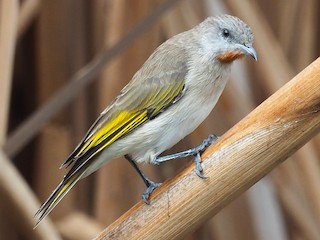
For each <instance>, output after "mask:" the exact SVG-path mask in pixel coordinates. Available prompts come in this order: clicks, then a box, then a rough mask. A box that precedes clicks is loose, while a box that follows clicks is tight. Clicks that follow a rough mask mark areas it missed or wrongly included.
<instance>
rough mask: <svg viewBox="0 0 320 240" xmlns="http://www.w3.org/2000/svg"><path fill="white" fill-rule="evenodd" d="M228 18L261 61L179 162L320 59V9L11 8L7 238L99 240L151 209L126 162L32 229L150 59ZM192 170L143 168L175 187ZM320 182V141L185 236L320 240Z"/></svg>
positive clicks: (101, 4)
mask: <svg viewBox="0 0 320 240" xmlns="http://www.w3.org/2000/svg"><path fill="white" fill-rule="evenodd" d="M221 13H229V14H232V15H236V16H238V17H240V18H241V19H242V20H244V21H245V22H247V23H248V25H249V26H251V28H252V30H253V32H254V35H255V39H254V47H255V49H256V50H257V53H258V62H255V61H254V60H252V59H251V58H246V59H245V60H244V61H241V62H240V61H239V62H236V63H235V64H234V65H233V68H232V77H231V79H230V81H229V83H228V84H227V87H226V90H225V91H224V93H223V95H222V97H221V98H220V101H219V103H218V104H217V106H216V108H215V109H214V111H213V112H212V114H211V115H210V116H209V117H208V119H207V120H206V121H205V122H204V123H203V124H202V125H201V126H200V127H199V128H198V129H197V130H196V131H195V132H194V133H192V134H191V135H190V136H188V137H187V138H186V139H184V140H183V141H181V142H180V143H179V144H178V145H176V146H175V147H173V149H171V150H169V151H168V153H170V152H177V151H181V150H185V149H188V148H191V147H194V146H196V145H198V144H199V143H200V142H201V141H202V139H204V138H205V137H207V135H208V134H210V133H215V134H218V135H222V134H223V133H224V132H226V131H227V130H228V129H229V128H230V127H232V126H233V125H234V124H235V123H237V122H238V121H239V120H241V119H242V118H243V117H244V116H245V115H247V114H248V113H249V112H250V111H251V110H252V109H254V108H255V107H256V106H257V105H259V104H260V103H261V102H262V101H263V100H264V99H266V98H267V97H268V96H270V95H271V94H272V93H273V92H275V91H276V90H277V89H279V88H280V87H281V86H283V85H284V84H285V83H286V82H287V81H289V80H290V79H291V78H292V77H293V76H295V75H296V74H297V73H298V72H300V71H301V70H302V69H304V68H305V67H306V66H308V65H309V64H310V63H311V62H312V61H313V60H315V59H316V58H317V57H318V56H319V50H320V49H319V44H318V42H319V33H320V31H319V23H320V18H319V1H317V0H305V1H298V0H282V1H276V0H270V1H264V0H255V1H254V0H242V1H238V0H225V1H222V0H153V1H150V0H91V1H87V0H67V1H66V0H55V1H50V0H42V1H40V0H21V1H17V0H0V84H1V85H0V86H1V88H0V144H1V145H0V239H60V238H61V239H70V240H71V239H90V238H92V237H94V236H96V235H97V234H98V233H99V232H100V231H101V230H102V229H103V228H105V227H106V226H108V225H109V224H111V223H112V222H113V221H115V220H116V219H117V218H118V217H119V216H121V215H122V214H123V213H125V212H126V211H127V210H128V209H129V208H130V207H131V206H133V205H134V204H135V203H137V202H138V201H140V196H141V193H142V192H143V191H144V189H145V186H144V184H143V182H142V181H141V179H140V178H139V176H138V175H137V174H136V172H135V171H134V169H133V168H132V167H131V166H130V164H128V162H127V161H126V160H125V159H124V158H120V159H116V160H115V161H112V162H111V163H110V164H108V165H107V166H105V167H104V168H102V169H100V170H99V171H97V172H96V173H95V174H93V175H91V176H89V177H88V178H86V179H85V180H82V181H80V182H79V183H78V184H77V185H76V186H75V187H74V188H73V189H72V190H71V191H70V192H69V194H68V195H67V196H66V197H65V198H64V199H63V200H62V201H61V203H60V204H59V205H58V206H57V207H56V208H55V209H54V211H53V212H52V213H51V214H50V215H49V217H50V219H51V220H52V222H53V223H51V222H50V221H44V222H43V223H42V224H41V225H40V226H39V227H38V228H37V229H36V230H32V226H33V224H34V223H35V220H34V219H33V214H34V213H35V211H36V210H37V208H38V207H39V203H40V202H43V201H44V200H45V199H46V198H47V197H48V196H49V195H50V193H51V192H52V191H53V189H54V188H55V187H56V185H57V184H58V183H59V182H60V180H61V179H62V177H63V175H64V174H65V173H66V170H64V169H62V170H59V166H60V164H61V163H62V162H63V161H64V160H65V158H66V157H67V156H68V155H69V153H70V152H71V151H72V150H73V148H74V147H75V146H76V145H77V144H78V142H79V141H80V140H81V139H82V137H83V136H84V134H85V133H86V131H87V130H88V128H89V127H90V125H91V124H92V123H93V121H94V120H95V119H96V118H97V116H98V115H99V113H100V112H101V111H102V110H103V109H104V108H105V107H106V106H107V105H108V104H109V103H110V102H111V101H112V99H113V98H114V97H115V96H116V95H117V94H118V93H119V91H120V90H121V89H122V87H124V86H125V85H126V84H127V83H128V82H129V81H130V79H131V77H132V76H133V74H134V73H135V72H136V71H137V70H138V69H139V67H140V66H141V65H142V64H143V62H144V61H145V60H146V59H147V57H148V56H149V55H150V54H151V53H152V52H153V51H154V49H155V48H156V47H157V46H159V45H160V44H161V43H162V42H163V41H165V40H166V39H168V38H170V37H171V36H173V35H175V34H177V33H179V32H182V31H185V30H187V29H190V28H192V27H193V26H195V25H196V24H198V23H199V22H201V21H202V20H204V19H205V18H206V17H207V16H211V15H217V14H221ZM191 162H192V159H181V160H176V161H171V162H169V163H165V164H162V165H161V166H149V165H144V166H142V168H143V170H144V171H145V173H146V175H147V176H149V177H150V178H151V179H153V180H155V181H165V180H166V179H168V178H171V177H173V176H174V175H175V174H176V173H178V172H179V171H181V169H183V168H184V166H186V165H187V164H191ZM204 174H205V172H204ZM319 185H320V137H319V136H317V137H315V139H313V140H312V141H311V142H309V143H308V144H307V145H305V146H304V147H303V148H302V149H300V150H299V151H298V152H297V153H296V154H295V155H293V156H292V157H290V158H289V159H287V160H286V161H285V162H284V163H283V164H281V165H280V166H278V167H277V168H276V169H274V170H273V171H272V172H271V173H270V174H269V175H268V176H266V177H265V178H264V179H262V180H261V181H259V182H258V183H257V184H256V185H255V186H253V187H252V188H250V189H249V190H248V191H247V192H246V193H244V194H242V195H241V196H240V197H238V198H237V199H236V200H235V201H234V202H232V203H231V204H229V205H228V206H227V207H225V208H224V209H222V210H221V211H220V212H219V213H218V214H217V215H216V216H215V217H213V218H212V219H210V220H209V221H208V222H206V223H205V224H203V225H202V226H201V227H200V228H199V229H197V230H196V232H194V233H191V234H189V235H188V236H187V237H186V238H185V239H187V240H193V239H199V240H205V239H208V240H209V239H210V240H211V239H214V240H233V239H237V240H248V239H258V240H260V239H273V240H274V239H275V240H277V239H279V240H282V239H283V240H286V239H293V240H304V239H310V240H312V239H320V228H319V226H320V187H319ZM30 226H31V227H30Z"/></svg>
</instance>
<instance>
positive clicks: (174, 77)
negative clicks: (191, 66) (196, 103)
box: [36, 64, 187, 226]
mask: <svg viewBox="0 0 320 240" xmlns="http://www.w3.org/2000/svg"><path fill="white" fill-rule="evenodd" d="M186 73H187V67H186V65H185V64H179V68H175V71H172V69H171V71H168V72H165V73H163V74H161V76H159V74H158V77H150V78H145V79H141V80H142V81H141V84H137V82H135V81H137V80H136V79H133V81H131V82H130V83H129V84H128V85H127V86H126V87H125V88H124V89H123V91H122V92H121V93H120V95H119V96H118V97H117V98H116V99H115V101H113V103H112V104H111V105H110V106H109V107H108V108H107V109H106V110H105V111H104V112H102V114H101V115H100V117H99V118H98V119H97V120H96V122H95V123H94V124H93V125H92V127H91V128H90V129H89V131H88V133H87V134H86V136H85V137H84V139H83V140H82V141H81V143H80V144H79V145H78V146H77V147H76V149H75V150H74V151H73V152H72V153H71V155H70V156H69V158H68V159H67V160H66V161H65V162H64V163H63V165H62V166H65V165H66V166H69V165H72V164H73V165H72V168H71V169H70V171H69V172H68V173H67V174H66V175H65V177H64V179H63V180H62V182H61V183H60V184H59V185H58V187H57V188H56V189H55V190H54V191H53V193H52V194H51V195H50V197H49V198H48V199H47V201H46V202H45V203H44V204H42V206H41V207H40V209H39V210H38V212H37V213H36V215H37V216H39V220H38V223H37V225H38V224H39V223H40V221H41V220H42V219H43V218H45V217H46V216H47V215H48V214H49V213H50V212H51V211H52V209H53V208H54V207H55V206H56V205H57V204H58V203H59V201H60V200H61V199H62V198H63V197H64V196H65V195H66V194H67V192H68V191H69V190H70V189H71V188H72V187H73V186H74V184H75V183H76V182H77V181H78V180H79V179H80V178H81V177H82V176H83V174H84V173H85V170H86V169H87V167H88V166H89V165H90V164H91V163H92V160H93V159H94V158H93V157H94V156H95V155H96V154H98V153H100V152H101V151H102V150H103V149H105V148H106V147H108V146H110V145H111V144H112V143H113V142H115V141H117V140H118V139H120V138H121V137H123V136H125V135H127V134H128V133H130V132H131V131H133V130H134V129H136V128H138V127H139V126H141V125H142V124H143V123H145V122H146V121H150V120H152V119H153V118H155V117H157V116H158V115H159V114H161V112H163V111H164V110H165V109H166V108H168V107H169V106H171V105H172V104H174V103H175V102H177V101H178V100H179V99H180V98H181V97H182V95H183V93H184V91H183V89H184V80H185V75H186ZM135 77H139V74H138V75H136V76H135ZM37 225H36V226H37Z"/></svg>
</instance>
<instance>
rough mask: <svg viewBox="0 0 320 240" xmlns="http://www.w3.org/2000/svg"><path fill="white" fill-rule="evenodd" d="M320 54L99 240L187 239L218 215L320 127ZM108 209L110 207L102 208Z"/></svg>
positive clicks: (111, 226) (103, 233)
mask: <svg viewBox="0 0 320 240" xmlns="http://www.w3.org/2000/svg"><path fill="white" fill-rule="evenodd" d="M319 79H320V58H318V59H317V60H316V61H315V62H314V63H312V64H311V65H310V66H309V67H307V68H306V69H305V70H304V71H303V72H301V73H300V74H299V75H297V76H296V77H295V78H294V79H292V80H291V81H290V82H289V83H288V84H286V85H285V86H284V87H282V88H281V89H280V90H279V91H277V92H276V93H275V94H274V95H272V96H271V97H270V98H269V99H267V100H266V101H265V102H264V103H262V104H261V105H260V106H259V107H257V108H256V109H255V110H254V111H253V112H251V113H250V114H249V115H248V116H247V117H245V118H244V119H243V120H242V121H240V122H239V123H238V124H237V125H235V126H234V127H233V128H232V129H230V130H229V131H228V132H227V133H226V134H225V135H223V136H222V138H221V139H220V140H219V141H218V142H217V143H216V144H214V145H212V146H211V147H209V148H208V150H207V151H206V152H205V153H204V154H203V156H202V158H203V159H204V160H203V163H202V166H203V168H204V174H205V176H207V177H208V179H206V180H203V179H200V178H198V177H197V176H196V174H195V172H194V165H190V166H189V167H187V168H186V169H185V170H184V171H182V172H181V173H180V174H179V175H177V176H176V177H175V178H173V179H171V180H169V181H167V182H165V183H164V184H163V185H162V187H160V188H159V189H158V190H157V191H155V193H154V194H153V196H152V199H151V204H150V205H145V204H143V203H142V202H139V203H138V204H137V205H135V206H134V207H133V208H131V209H130V210H129V211H128V212H127V213H125V214H124V215H123V216H121V217H120V218H119V219H118V220H116V221H115V222H114V223H113V224H111V225H110V226H109V227H108V228H106V229H105V230H104V231H103V232H102V233H101V234H100V236H98V237H97V239H175V238H181V237H182V236H184V235H185V234H187V233H188V232H191V231H193V230H195V229H196V227H198V226H199V225H201V224H202V223H203V222H204V221H206V220H208V219H209V218H211V217H212V216H213V215H215V214H216V213H217V212H218V211H219V210H220V209H221V208H223V207H224V206H226V205H227V204H228V203H229V202H231V201H232V200H233V199H235V198H236V197H237V196H238V195H239V194H241V193H243V192H244V191H245V190H247V189H248V188H249V187H251V186H252V185H253V184H254V183H256V182H257V181H258V180H259V179H261V178H262V177H263V176H265V175H266V174H268V173H269V172H270V171H271V170H272V169H273V168H275V167H276V166H277V165H278V164H280V163H281V162H282V161H283V160H285V159H286V158H287V157H289V156H290V155H292V154H293V153H294V152H295V151H297V149H299V148H300V147H301V146H303V145H304V144H305V143H306V142H307V141H309V140H310V139H311V138H312V137H313V136H315V135H316V134H317V133H318V132H319V131H320V91H319V89H320V81H319ZM102 210H103V211H107V210H106V209H102Z"/></svg>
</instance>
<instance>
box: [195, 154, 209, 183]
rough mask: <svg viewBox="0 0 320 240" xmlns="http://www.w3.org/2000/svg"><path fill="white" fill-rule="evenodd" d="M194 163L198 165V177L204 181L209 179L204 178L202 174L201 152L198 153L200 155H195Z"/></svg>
mask: <svg viewBox="0 0 320 240" xmlns="http://www.w3.org/2000/svg"><path fill="white" fill-rule="evenodd" d="M194 163H195V164H196V174H197V176H198V177H199V178H202V179H207V178H208V177H206V176H203V174H202V171H203V168H202V166H201V158H200V152H198V153H196V154H195V155H194Z"/></svg>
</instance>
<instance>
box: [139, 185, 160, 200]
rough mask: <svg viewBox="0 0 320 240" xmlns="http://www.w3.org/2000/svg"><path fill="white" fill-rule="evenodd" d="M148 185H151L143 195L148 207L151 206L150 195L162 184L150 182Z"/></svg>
mask: <svg viewBox="0 0 320 240" xmlns="http://www.w3.org/2000/svg"><path fill="white" fill-rule="evenodd" d="M148 183H149V186H148V188H147V189H146V190H145V191H144V192H143V193H142V195H141V198H142V201H143V202H144V203H145V204H147V205H149V204H150V202H149V197H150V194H151V193H152V192H153V191H154V190H155V189H156V188H158V187H159V186H160V185H161V183H155V182H152V181H150V180H149V182H148Z"/></svg>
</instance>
